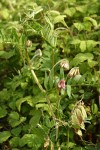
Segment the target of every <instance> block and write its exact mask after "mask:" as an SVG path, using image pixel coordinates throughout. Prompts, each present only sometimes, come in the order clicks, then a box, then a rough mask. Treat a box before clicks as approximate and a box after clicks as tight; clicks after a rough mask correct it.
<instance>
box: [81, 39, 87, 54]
mask: <svg viewBox="0 0 100 150" xmlns="http://www.w3.org/2000/svg"><path fill="white" fill-rule="evenodd" d="M80 49H81V52H84V51H86V41H81V42H80Z"/></svg>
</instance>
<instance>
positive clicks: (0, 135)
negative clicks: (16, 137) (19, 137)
mask: <svg viewBox="0 0 100 150" xmlns="http://www.w3.org/2000/svg"><path fill="white" fill-rule="evenodd" d="M10 136H11V133H10V132H9V131H2V132H0V143H3V142H5V141H6V140H8V138H9V137H10Z"/></svg>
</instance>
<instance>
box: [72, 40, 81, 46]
mask: <svg viewBox="0 0 100 150" xmlns="http://www.w3.org/2000/svg"><path fill="white" fill-rule="evenodd" d="M80 42H81V41H80V40H79V39H73V40H72V41H71V44H74V45H76V44H80Z"/></svg>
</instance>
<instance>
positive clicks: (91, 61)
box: [88, 60, 98, 68]
mask: <svg viewBox="0 0 100 150" xmlns="http://www.w3.org/2000/svg"><path fill="white" fill-rule="evenodd" d="M97 64H98V62H97V61H94V60H88V65H89V66H90V68H93V67H94V66H96V65H97Z"/></svg>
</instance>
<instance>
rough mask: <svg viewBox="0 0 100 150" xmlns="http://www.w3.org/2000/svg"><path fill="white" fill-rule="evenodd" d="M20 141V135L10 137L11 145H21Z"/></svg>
mask: <svg viewBox="0 0 100 150" xmlns="http://www.w3.org/2000/svg"><path fill="white" fill-rule="evenodd" d="M19 141H20V137H13V138H11V139H10V141H9V142H10V145H11V147H13V148H14V147H19Z"/></svg>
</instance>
